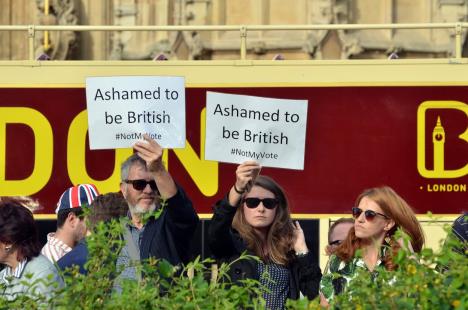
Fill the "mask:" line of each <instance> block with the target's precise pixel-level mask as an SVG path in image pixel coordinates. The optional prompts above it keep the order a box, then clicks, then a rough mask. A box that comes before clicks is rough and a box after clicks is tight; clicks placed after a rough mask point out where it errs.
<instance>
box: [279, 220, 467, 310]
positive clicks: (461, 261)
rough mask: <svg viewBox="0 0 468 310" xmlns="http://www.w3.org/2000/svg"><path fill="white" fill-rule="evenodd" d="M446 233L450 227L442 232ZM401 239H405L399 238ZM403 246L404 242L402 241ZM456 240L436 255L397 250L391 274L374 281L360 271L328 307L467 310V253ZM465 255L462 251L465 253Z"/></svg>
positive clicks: (304, 304)
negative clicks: (394, 267) (395, 268)
mask: <svg viewBox="0 0 468 310" xmlns="http://www.w3.org/2000/svg"><path fill="white" fill-rule="evenodd" d="M446 229H447V230H450V227H447V228H446ZM403 238H405V237H404V236H403ZM406 242H408V240H407V239H406ZM455 248H456V249H460V248H465V249H466V244H465V246H464V247H463V245H462V244H461V243H460V241H459V240H458V239H457V238H453V237H451V230H450V232H449V238H447V240H446V242H445V244H444V245H443V247H442V250H441V251H440V253H434V252H433V251H432V249H423V250H422V251H421V253H419V254H413V253H409V252H408V251H406V250H403V249H401V250H400V251H399V252H398V255H397V257H396V258H395V262H396V263H397V264H398V266H399V268H398V269H397V270H395V271H386V270H383V271H380V270H379V275H378V277H376V278H375V279H373V278H371V274H370V273H369V272H367V271H365V270H360V273H358V276H356V278H355V279H353V280H352V281H351V282H350V283H349V285H348V287H347V289H346V291H345V292H344V294H341V295H338V296H336V297H335V298H334V300H333V301H332V303H331V304H330V308H332V309H408V310H409V309H411V310H412V309H467V308H468V295H467V293H466V292H467V288H468V278H467V277H466V275H467V274H468V264H467V263H468V259H467V255H468V253H458V252H457V251H453V249H455ZM465 251H466V250H465ZM288 307H289V308H290V309H320V305H319V300H318V299H316V300H314V301H312V302H308V301H305V300H300V301H289V303H288Z"/></svg>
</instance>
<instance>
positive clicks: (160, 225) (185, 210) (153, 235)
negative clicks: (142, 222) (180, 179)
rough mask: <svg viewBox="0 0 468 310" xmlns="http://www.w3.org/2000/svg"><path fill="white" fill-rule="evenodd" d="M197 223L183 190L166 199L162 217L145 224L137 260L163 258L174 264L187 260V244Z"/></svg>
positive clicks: (188, 245) (188, 257)
mask: <svg viewBox="0 0 468 310" xmlns="http://www.w3.org/2000/svg"><path fill="white" fill-rule="evenodd" d="M198 222H199V219H198V215H197V213H196V212H195V210H194V209H193V206H192V202H191V201H190V199H189V198H188V197H187V195H186V194H185V192H184V190H183V189H182V188H181V187H180V186H177V193H176V194H175V195H174V196H173V197H171V198H169V199H168V200H167V205H166V206H164V209H163V211H162V213H161V215H160V216H159V217H158V218H157V219H154V218H151V219H150V220H149V221H148V223H146V226H145V231H144V232H143V238H142V240H141V248H140V257H141V259H142V260H143V259H147V258H149V257H155V258H158V259H160V258H163V259H166V260H167V261H168V262H170V263H171V264H173V265H177V264H179V263H187V262H188V261H189V260H190V244H191V241H192V236H193V233H194V232H195V229H196V228H197V224H198Z"/></svg>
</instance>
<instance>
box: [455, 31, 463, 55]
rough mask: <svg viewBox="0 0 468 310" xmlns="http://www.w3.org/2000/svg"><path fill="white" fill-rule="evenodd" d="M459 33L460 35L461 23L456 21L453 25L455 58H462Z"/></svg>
mask: <svg viewBox="0 0 468 310" xmlns="http://www.w3.org/2000/svg"><path fill="white" fill-rule="evenodd" d="M461 35H462V24H461V23H457V24H456V26H455V58H456V59H461V58H462V46H461V44H462V43H461V41H462V40H461Z"/></svg>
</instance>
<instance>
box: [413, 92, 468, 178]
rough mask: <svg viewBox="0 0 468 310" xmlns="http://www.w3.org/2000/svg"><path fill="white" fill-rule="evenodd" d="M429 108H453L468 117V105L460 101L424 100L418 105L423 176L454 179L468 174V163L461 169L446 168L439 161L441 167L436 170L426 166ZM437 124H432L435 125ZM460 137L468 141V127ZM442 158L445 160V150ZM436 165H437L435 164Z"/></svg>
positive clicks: (419, 152) (419, 158)
mask: <svg viewBox="0 0 468 310" xmlns="http://www.w3.org/2000/svg"><path fill="white" fill-rule="evenodd" d="M429 109H452V110H459V111H462V112H464V113H465V114H466V116H467V117H468V105H467V104H466V103H463V102H460V101H424V102H423V103H421V104H420V105H419V107H418V116H417V120H418V129H417V132H418V135H417V138H418V171H419V174H421V176H423V177H425V178H440V179H442V178H444V179H453V178H460V177H463V176H465V175H467V174H468V163H467V164H466V165H465V166H464V167H462V168H459V169H455V170H445V169H444V168H443V166H444V163H443V162H442V163H439V164H440V165H439V167H437V169H436V168H434V170H428V169H427V168H426V111H427V110H429ZM434 125H435V124H432V126H434ZM458 138H459V139H461V140H464V141H465V142H468V127H467V128H466V130H465V131H464V132H463V133H462V134H460V135H459V136H458ZM440 152H442V155H441V158H442V161H443V150H440ZM434 166H436V165H434Z"/></svg>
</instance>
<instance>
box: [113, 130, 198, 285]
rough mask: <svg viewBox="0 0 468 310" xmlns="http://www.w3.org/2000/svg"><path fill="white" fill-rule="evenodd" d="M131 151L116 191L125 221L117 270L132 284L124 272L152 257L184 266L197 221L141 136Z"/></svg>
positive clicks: (152, 144) (132, 273)
mask: <svg viewBox="0 0 468 310" xmlns="http://www.w3.org/2000/svg"><path fill="white" fill-rule="evenodd" d="M133 148H134V150H135V151H136V153H135V154H133V155H132V156H130V157H129V158H128V159H127V160H126V161H125V162H123V163H122V166H121V183H120V190H121V192H122V194H123V196H124V197H125V199H126V201H127V203H128V208H129V219H130V221H129V223H127V224H126V225H125V227H124V239H125V245H124V247H123V249H122V251H121V253H120V255H119V258H118V260H117V265H118V266H119V265H123V266H125V269H124V271H123V273H122V275H121V277H122V278H127V279H136V280H138V279H140V277H141V275H139V274H138V273H137V270H136V268H135V267H130V265H132V264H130V262H131V261H133V262H135V261H139V260H145V259H148V258H150V257H153V258H156V259H165V260H167V261H168V262H169V263H171V264H173V265H178V264H180V263H186V262H188V260H189V258H190V253H189V251H190V241H191V240H190V236H192V235H193V233H194V231H195V229H196V227H197V224H198V221H199V219H198V215H197V213H196V212H195V210H194V208H193V206H192V202H191V201H190V199H189V198H188V197H187V195H186V194H185V192H184V190H183V189H182V188H181V187H180V186H179V185H177V184H176V183H175V181H174V180H173V179H172V177H171V175H170V174H169V172H168V171H167V170H166V168H165V167H164V164H163V162H162V154H163V149H162V148H161V146H160V145H159V144H158V143H157V142H156V141H155V140H153V139H151V138H150V137H149V136H148V135H145V136H144V141H138V142H136V143H135V145H134V146H133ZM146 218H149V219H147V220H146ZM116 288H117V290H118V284H117V287H116Z"/></svg>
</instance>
